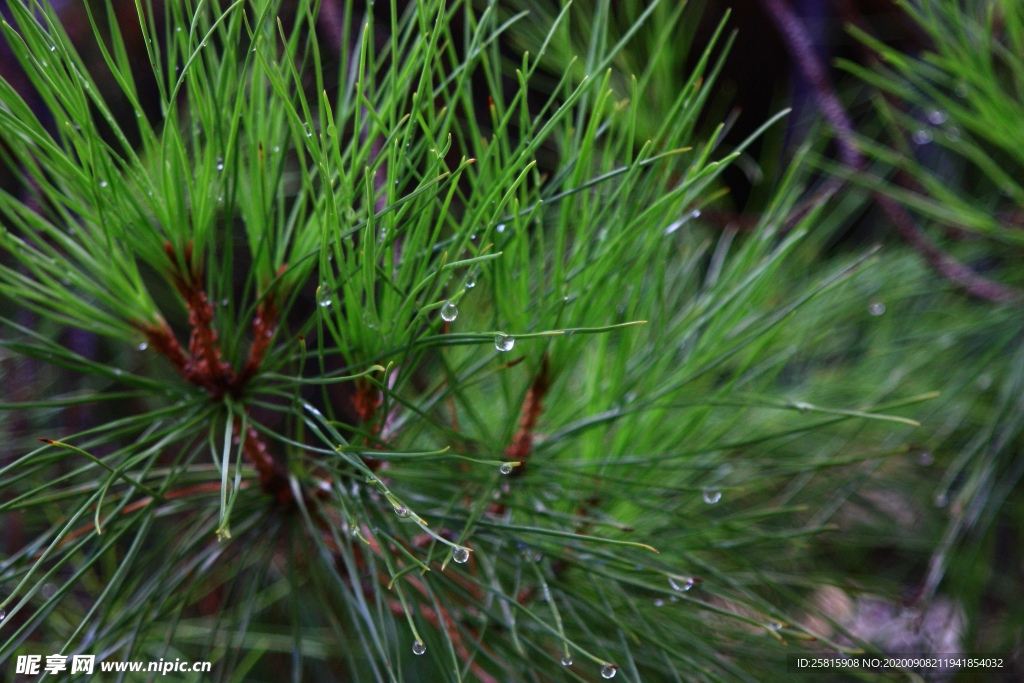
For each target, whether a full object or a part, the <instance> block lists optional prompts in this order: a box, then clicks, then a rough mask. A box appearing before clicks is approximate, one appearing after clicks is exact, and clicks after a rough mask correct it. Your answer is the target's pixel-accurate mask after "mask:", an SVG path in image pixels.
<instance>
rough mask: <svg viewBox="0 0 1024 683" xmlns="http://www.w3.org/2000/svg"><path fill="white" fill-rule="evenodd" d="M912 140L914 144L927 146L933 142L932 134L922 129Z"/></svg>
mask: <svg viewBox="0 0 1024 683" xmlns="http://www.w3.org/2000/svg"><path fill="white" fill-rule="evenodd" d="M912 139H913V140H914V144H917V145H927V144H928V143H929V142H931V141H932V132H931V131H930V130H927V129H924V128H922V129H921V130H919V131H917V132H915V133H914V135H913V137H912Z"/></svg>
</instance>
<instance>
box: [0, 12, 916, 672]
mask: <svg viewBox="0 0 1024 683" xmlns="http://www.w3.org/2000/svg"><path fill="white" fill-rule="evenodd" d="M371 5H372V3H371ZM325 7H326V6H320V5H318V4H317V3H312V2H308V1H307V0H300V1H299V2H297V3H294V4H292V5H289V4H286V3H274V2H252V3H244V2H241V1H239V2H236V3H233V4H231V5H228V6H222V5H221V4H218V3H198V4H195V5H193V4H191V3H186V2H178V1H169V2H167V3H166V5H165V7H164V12H163V16H160V14H159V13H158V12H155V11H154V8H153V6H152V5H150V4H149V3H137V5H136V8H137V10H138V14H137V18H136V19H135V20H137V23H138V30H141V36H142V38H141V39H142V40H143V42H144V45H145V48H146V51H147V54H148V57H149V61H148V64H139V63H138V62H137V61H134V60H132V59H131V58H130V56H129V52H128V50H127V48H126V38H125V32H126V31H127V30H128V29H129V25H128V24H127V23H126V18H125V17H124V16H123V15H121V14H119V13H117V12H115V8H114V6H113V5H111V4H110V3H108V4H106V5H105V6H103V7H99V6H98V5H93V4H86V5H85V9H86V11H87V12H89V20H90V22H91V26H92V32H93V39H94V40H95V43H96V45H97V46H98V49H99V50H101V52H102V57H103V60H104V63H105V66H106V69H107V70H109V74H110V78H111V79H112V82H113V83H114V84H116V91H115V90H111V89H104V88H103V87H101V85H100V81H99V80H98V79H99V77H98V75H97V74H95V73H92V72H91V71H90V69H89V68H88V67H87V65H86V63H85V61H84V60H83V59H82V58H81V56H80V55H79V53H78V52H77V51H76V47H75V44H74V43H73V41H72V39H71V37H70V36H69V34H68V32H67V30H66V28H65V27H63V26H62V25H61V22H60V20H59V18H58V16H57V14H56V12H55V11H54V9H53V8H52V7H50V6H49V5H37V4H31V5H29V4H22V3H20V2H14V3H11V5H10V8H11V12H12V14H13V19H14V21H13V26H11V25H7V24H5V25H4V35H5V38H6V40H7V43H8V45H9V46H10V48H11V49H12V51H13V52H14V53H15V55H16V56H17V58H18V60H19V63H20V65H21V67H22V68H23V69H24V71H25V73H26V75H27V77H28V79H29V81H30V82H31V84H32V86H33V88H34V90H35V92H36V93H38V96H39V98H40V99H41V101H42V102H43V103H44V105H45V108H46V111H47V112H48V113H49V116H50V117H52V125H51V124H48V123H46V122H44V121H43V120H41V119H40V118H39V117H38V116H37V112H35V111H33V109H32V108H31V107H30V106H29V105H28V104H26V101H25V99H24V98H23V96H22V94H20V93H19V92H18V91H17V90H16V89H15V88H14V87H12V86H11V85H10V84H8V83H6V82H0V131H2V136H3V140H4V146H3V147H0V149H2V150H3V161H4V164H5V165H6V166H7V167H8V168H10V169H17V171H18V173H19V174H20V177H21V180H22V185H23V192H22V193H21V194H20V195H17V194H11V193H2V194H0V214H2V217H3V218H2V232H0V249H2V250H3V253H4V260H3V262H2V264H0V292H2V294H3V295H4V296H5V297H6V299H7V301H8V302H9V303H8V304H5V305H9V309H8V310H10V307H17V308H18V310H19V311H22V313H20V314H19V315H20V317H17V316H14V315H7V316H6V317H4V318H3V325H4V330H5V331H4V333H3V334H4V337H3V339H2V340H0V344H2V348H3V349H5V352H7V353H9V354H12V356H16V357H17V358H19V359H22V360H19V361H17V362H18V363H20V365H16V366H15V367H19V368H26V367H27V368H29V369H30V370H31V372H32V373H33V376H32V377H31V381H30V383H29V385H28V386H20V385H16V383H17V380H16V377H17V374H16V373H15V372H9V374H8V375H7V376H5V377H4V382H5V385H11V386H12V390H11V391H10V392H5V393H9V398H8V400H7V401H6V402H5V403H4V404H3V406H2V407H3V410H4V414H5V415H6V416H8V420H7V422H6V426H5V431H7V432H8V434H9V435H10V436H9V440H10V444H9V446H8V448H9V449H11V450H13V451H15V452H16V457H12V458H10V459H8V460H7V461H5V462H4V463H3V465H2V469H0V482H2V484H0V496H2V498H0V514H2V515H3V520H4V521H3V525H4V527H5V528H7V529H11V528H13V527H14V525H17V528H18V533H17V534H14V533H13V532H12V533H11V534H10V536H9V538H20V539H21V541H20V543H18V544H17V547H12V548H8V549H7V550H6V554H5V555H3V558H2V561H0V609H2V610H3V614H4V615H5V618H4V619H3V621H2V622H0V661H10V660H11V658H12V657H13V656H14V655H15V654H25V653H32V654H38V653H42V652H44V651H45V653H46V654H49V653H51V652H59V653H61V654H65V655H70V654H73V653H82V652H85V653H93V654H96V655H97V656H98V658H100V659H108V660H142V659H148V660H158V659H161V658H162V659H164V660H172V659H175V658H182V659H187V660H190V661H197V660H198V661H211V662H213V671H212V672H211V677H212V679H213V680H225V681H227V680H232V681H235V680H281V679H283V678H286V677H288V676H290V677H291V679H292V680H296V681H298V680H319V679H321V678H322V679H324V680H332V679H341V680H347V679H349V678H351V679H353V680H388V681H393V680H395V681H396V680H404V679H414V680H420V679H428V678H429V679H438V680H483V681H504V680H526V679H532V680H539V679H554V678H566V679H583V680H595V679H596V678H597V676H598V675H601V676H603V677H604V678H611V677H613V676H616V675H617V676H621V677H622V679H624V680H629V681H640V680H681V679H685V680H746V681H749V680H763V679H767V678H769V677H774V676H776V675H777V676H778V677H779V678H781V677H784V675H785V674H784V664H780V663H781V662H784V659H783V658H784V656H785V651H786V650H785V648H784V647H782V645H783V644H784V643H787V642H789V643H796V642H800V641H804V642H811V641H814V640H815V639H817V641H819V642H821V643H824V644H825V645H827V646H829V647H833V648H835V649H839V650H845V651H852V650H854V649H856V646H855V645H850V644H843V643H836V642H831V641H829V640H828V639H827V638H826V637H824V636H823V635H822V634H820V633H819V634H816V633H813V632H812V631H810V630H809V629H808V628H807V627H806V626H804V625H801V622H800V621H799V620H798V619H797V616H795V615H797V611H798V610H801V609H804V607H802V605H805V604H806V603H805V601H804V600H803V598H802V597H801V595H802V593H803V589H804V588H806V587H807V586H808V585H809V584H811V583H812V582H813V581H815V580H816V579H814V578H813V577H811V576H810V575H809V574H807V573H803V572H802V570H801V563H800V562H799V561H798V559H796V558H798V557H799V556H800V553H801V550H802V549H803V548H804V547H805V546H806V544H807V542H808V539H811V538H813V537H815V536H816V535H817V534H819V533H822V532H823V531H828V530H830V529H832V528H833V527H832V526H830V525H829V524H827V523H826V521H822V522H821V523H816V522H815V521H814V520H815V517H813V516H812V517H808V516H807V515H804V514H803V513H804V511H805V508H804V507H803V505H804V503H805V501H804V500H803V495H802V494H801V487H802V486H803V484H802V483H801V482H804V483H806V481H808V480H811V479H814V481H816V482H821V481H823V477H822V476H821V475H822V474H823V473H825V472H829V471H831V469H832V468H834V467H837V466H841V465H845V464H848V463H849V462H850V458H851V457H852V458H854V459H856V458H861V457H862V458H869V457H877V453H876V452H874V451H871V452H868V453H857V454H853V455H851V454H848V453H843V452H836V451H833V450H829V449H823V450H822V451H821V452H820V453H819V454H818V456H816V457H811V458H807V457H803V456H802V454H801V456H800V457H791V453H792V450H789V449H787V448H785V447H782V445H785V444H789V445H792V443H793V442H794V440H798V443H804V441H799V440H801V439H807V440H808V441H807V442H808V443H811V444H813V443H815V442H816V438H817V435H819V434H822V433H824V434H829V433H833V432H832V430H837V429H839V428H841V427H842V426H843V425H847V424H850V423H853V422H857V423H860V422H862V421H882V422H884V423H886V424H890V425H892V424H895V425H913V424H915V423H914V422H913V420H910V419H909V418H907V417H904V416H902V415H901V414H900V413H901V411H902V410H903V409H904V408H905V407H907V406H912V405H915V404H917V403H919V402H920V401H922V400H924V399H925V398H928V397H929V396H930V394H928V393H927V392H922V393H921V394H919V395H910V394H900V395H898V396H890V397H887V398H886V399H885V400H877V401H872V400H865V394H863V393H861V394H859V395H854V396H848V397H847V399H848V400H849V401H850V403H849V404H843V405H838V404H837V405H835V406H825V405H824V404H821V405H819V404H818V403H814V404H812V403H810V402H808V401H805V400H796V399H794V398H793V396H792V395H791V394H792V392H790V391H788V390H787V383H786V381H785V377H786V373H787V372H790V371H791V370H792V368H793V363H794V359H796V358H797V352H798V350H799V349H800V348H802V345H804V344H805V343H807V344H813V343H815V342H816V341H817V340H818V335H820V330H815V329H814V324H813V323H814V320H816V319H817V318H818V317H819V316H820V315H821V314H822V310H823V309H824V310H827V307H828V305H829V302H834V301H836V300H837V299H836V296H837V292H839V291H841V290H843V288H844V287H846V286H847V285H849V283H851V282H853V281H854V280H855V278H856V276H857V275H858V273H860V272H861V271H862V270H863V269H864V268H865V267H866V266H867V265H869V264H870V263H871V262H872V260H873V259H874V258H875V256H874V255H873V254H872V253H871V252H868V253H866V254H860V255H857V256H856V257H851V258H846V259H845V260H844V261H843V262H842V263H834V264H829V265H828V266H827V267H826V268H823V269H820V270H818V271H816V272H815V273H813V274H812V275H810V276H807V277H800V278H793V277H790V276H788V275H787V274H786V272H784V271H783V268H785V267H787V263H788V262H789V261H792V260H793V259H794V254H795V252H796V251H797V250H798V249H799V248H800V246H801V244H803V242H804V241H805V237H806V235H807V230H808V228H809V227H811V226H813V225H815V224H816V221H817V220H818V218H819V215H820V212H821V210H822V206H823V201H812V202H810V203H808V202H802V201H801V198H802V197H803V187H804V184H805V179H806V172H807V171H806V165H805V164H804V160H805V157H806V155H807V154H808V151H809V149H810V148H811V147H810V146H807V147H805V148H803V149H802V150H801V152H800V154H798V155H797V158H796V159H795V160H794V162H793V164H792V165H791V166H789V168H788V170H787V171H786V172H785V173H784V174H782V175H781V177H780V178H779V179H778V182H777V184H776V187H775V188H774V191H773V194H772V195H771V197H770V201H769V202H768V203H767V205H766V206H765V207H764V210H763V211H762V212H761V214H760V216H759V218H758V221H757V224H756V225H755V226H753V228H752V230H751V231H750V233H749V234H745V235H743V236H742V237H739V236H737V233H736V231H735V230H733V229H727V230H719V229H718V228H716V227H715V226H714V225H711V224H708V223H705V222H704V221H703V220H702V218H701V211H702V210H704V209H706V207H707V206H708V205H709V204H710V203H711V202H713V201H715V200H716V198H718V197H720V196H721V195H722V191H723V190H722V185H721V182H720V174H721V172H722V170H723V169H724V168H725V167H726V166H727V165H728V164H730V163H731V162H733V161H735V160H736V159H737V158H738V156H739V155H740V154H742V153H743V152H744V151H745V150H746V149H747V148H748V147H749V145H750V144H751V143H752V142H753V141H754V140H755V139H756V138H757V137H759V136H760V135H761V133H763V132H764V131H766V130H769V129H770V128H771V127H772V126H773V125H775V124H777V122H778V121H779V120H781V118H782V117H783V116H784V114H785V112H780V113H779V114H778V115H777V116H775V117H773V118H772V119H771V120H769V121H768V122H766V123H765V125H764V126H763V127H762V128H761V129H760V130H759V131H758V133H757V134H756V135H755V136H753V137H752V138H751V139H749V140H748V141H746V142H745V143H744V144H743V145H740V146H739V147H737V148H735V149H723V148H722V146H721V136H720V133H721V131H722V126H721V125H718V126H715V127H712V128H711V129H710V130H705V129H703V128H702V127H700V126H699V125H698V124H699V123H700V121H701V115H702V109H703V107H704V105H705V104H706V103H707V101H708V98H709V97H710V95H711V93H712V92H713V89H714V87H715V76H716V74H717V73H718V70H719V69H720V67H721V63H722V59H723V56H724V54H725V53H726V52H727V50H728V47H729V45H730V43H731V41H732V40H733V37H732V36H730V37H726V36H725V31H726V23H727V18H723V20H722V23H721V24H720V25H719V27H718V30H717V32H716V33H715V34H714V37H713V40H712V42H711V44H710V45H706V46H699V48H700V50H701V51H700V52H699V53H697V54H696V55H694V58H693V62H694V64H695V66H693V68H692V70H691V71H690V73H689V75H688V77H687V80H686V81H685V82H684V85H683V87H682V88H681V89H679V91H678V92H675V93H670V96H668V97H666V89H665V87H664V81H665V79H666V78H667V76H666V74H669V73H670V72H671V70H672V69H674V68H676V66H678V65H679V64H681V63H685V62H686V60H687V58H688V55H687V50H688V49H689V47H690V46H689V45H680V44H679V42H678V41H677V40H675V39H674V37H675V36H676V35H677V33H675V31H677V30H678V28H679V26H681V25H682V24H683V23H685V22H686V21H694V19H691V18H689V17H688V16H687V14H686V13H687V10H686V8H685V6H684V5H682V4H673V3H663V4H658V3H650V4H648V5H646V6H644V7H642V8H633V9H634V10H635V11H633V12H632V15H631V16H630V21H629V23H627V24H626V25H624V26H623V25H620V24H619V23H618V21H617V19H615V18H613V17H612V16H611V12H610V9H609V8H610V3H608V2H599V3H596V10H595V11H593V12H589V13H588V12H575V11H571V10H570V8H569V6H568V5H567V6H566V7H565V8H564V9H563V10H562V11H561V12H560V13H559V14H557V15H554V16H545V15H544V14H543V13H539V12H534V13H533V14H531V15H529V17H528V18H527V15H524V14H512V15H508V16H506V15H504V14H502V12H503V11H504V8H503V7H501V8H500V7H499V6H498V5H497V3H490V4H487V5H483V6H477V5H474V4H472V3H468V2H458V1H457V2H451V3H448V4H446V3H444V2H441V1H440V0H420V1H419V2H410V3H408V4H403V5H402V6H401V7H399V6H397V3H394V2H392V3H391V4H390V7H383V8H376V9H373V8H372V7H371V11H368V12H364V13H361V14H360V13H357V12H355V11H354V10H353V8H352V3H346V4H345V6H344V7H342V8H341V10H342V11H341V12H340V13H339V14H337V15H336V16H332V17H329V18H328V19H329V20H328V19H325V18H324V17H323V15H322V13H323V12H325V11H327V10H326V9H325ZM332 7H334V6H333V5H332ZM332 22H333V24H332ZM528 22H529V23H528ZM335 24H337V25H340V31H334V32H331V31H329V30H326V29H325V27H327V28H330V27H331V26H332V25H335ZM541 26H543V28H539V27H541ZM337 27H338V26H335V28H337ZM132 30H136V29H135V27H134V26H133V27H132ZM686 35H692V32H691V33H686ZM638 36H642V37H643V42H644V45H647V46H653V48H652V49H650V50H649V53H648V54H647V63H646V64H645V65H642V69H643V70H642V71H640V73H638V74H634V73H633V72H632V71H631V69H633V68H636V67H637V66H640V65H638V64H637V60H635V59H634V58H632V57H629V56H628V55H626V53H625V52H624V50H625V49H627V48H629V47H630V46H631V45H633V42H634V41H636V40H638ZM516 45H518V46H519V48H520V51H518V52H517V53H516V54H515V56H514V58H513V57H510V55H509V54H508V51H509V50H510V49H511V48H509V46H516ZM529 46H536V47H535V48H534V49H535V50H536V51H535V52H533V51H527V50H528V47H529ZM576 50H584V52H583V53H582V54H580V55H579V56H578V58H577V56H576V55H575V54H574V52H575V51H576ZM623 64H625V65H627V67H629V69H624V68H623ZM143 81H145V82H147V83H149V82H152V83H155V88H156V89H157V92H158V103H157V104H153V105H152V106H151V105H150V104H149V103H148V102H147V101H145V100H144V98H143V97H142V95H141V94H140V93H141V89H140V86H139V84H140V83H141V82H143ZM125 112H127V115H125ZM67 330H75V331H78V332H75V334H78V333H85V334H89V335H96V338H98V339H102V342H101V343H100V344H99V346H98V348H97V350H96V351H95V352H93V353H83V352H82V350H81V349H76V348H75V345H74V344H69V343H62V335H64V334H65V331H67ZM854 393H856V392H854ZM868 396H870V395H868ZM846 405H853V406H854V407H852V408H850V407H845V406H846ZM82 414H84V415H86V416H87V417H88V420H87V421H85V422H83V421H82V420H81V418H80V416H81V415H82ZM29 439H31V440H35V439H39V440H40V441H42V443H38V442H37V443H36V445H35V446H34V447H30V446H29V445H28V441H29ZM845 476H847V475H845V474H843V475H839V476H837V477H833V478H827V477H826V478H824V480H827V481H828V491H827V493H830V492H831V491H834V490H837V489H841V487H842V484H843V480H842V477H845ZM813 496H814V498H813V501H814V504H816V505H818V504H821V496H820V492H818V491H817V490H815V491H814V492H813ZM808 498H810V494H809V495H808ZM790 569H792V572H791V571H790ZM51 644H54V645H52V647H51ZM723 655H725V656H723ZM766 659H769V660H773V661H775V662H776V664H778V665H779V667H782V668H778V672H777V674H774V673H769V672H766V671H764V670H763V669H764V662H765V661H766ZM332 677H333V678H332Z"/></svg>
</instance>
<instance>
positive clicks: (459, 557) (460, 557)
mask: <svg viewBox="0 0 1024 683" xmlns="http://www.w3.org/2000/svg"><path fill="white" fill-rule="evenodd" d="M452 559H453V560H455V561H456V562H458V563H459V564H465V563H466V562H468V561H469V548H456V549H455V552H453V553H452Z"/></svg>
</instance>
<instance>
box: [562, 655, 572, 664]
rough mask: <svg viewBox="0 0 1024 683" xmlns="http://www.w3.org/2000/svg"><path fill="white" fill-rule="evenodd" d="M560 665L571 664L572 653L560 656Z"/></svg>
mask: <svg viewBox="0 0 1024 683" xmlns="http://www.w3.org/2000/svg"><path fill="white" fill-rule="evenodd" d="M562 666H572V655H566V656H564V657H562Z"/></svg>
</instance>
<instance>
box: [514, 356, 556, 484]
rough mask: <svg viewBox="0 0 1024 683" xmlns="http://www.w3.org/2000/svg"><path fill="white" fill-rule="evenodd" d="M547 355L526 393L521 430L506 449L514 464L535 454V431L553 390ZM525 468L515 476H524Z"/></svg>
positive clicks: (519, 470)
mask: <svg viewBox="0 0 1024 683" xmlns="http://www.w3.org/2000/svg"><path fill="white" fill-rule="evenodd" d="M548 369H549V368H548V357H547V354H545V355H544V358H543V359H542V360H541V365H540V369H539V370H538V371H537V374H536V375H535V376H534V378H533V382H532V383H531V384H530V388H529V389H528V390H527V391H526V398H524V399H523V407H522V409H521V411H520V416H519V429H518V430H516V433H515V436H514V437H512V443H510V444H509V445H508V447H507V448H506V449H505V458H506V459H507V460H510V461H513V462H523V463H525V462H526V460H528V459H529V457H530V455H531V454H532V453H533V431H534V429H535V428H536V426H537V420H538V419H539V418H540V415H541V413H542V412H543V411H544V403H543V401H544V396H545V395H546V394H547V393H548V389H550V388H551V380H550V377H549V374H548ZM522 470H523V466H519V467H516V468H515V469H513V470H512V475H513V476H520V475H521V474H522Z"/></svg>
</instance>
